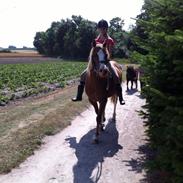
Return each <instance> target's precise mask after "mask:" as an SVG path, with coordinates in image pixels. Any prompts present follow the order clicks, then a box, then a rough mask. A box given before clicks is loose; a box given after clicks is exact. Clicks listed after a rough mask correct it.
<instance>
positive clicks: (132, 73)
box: [126, 66, 138, 91]
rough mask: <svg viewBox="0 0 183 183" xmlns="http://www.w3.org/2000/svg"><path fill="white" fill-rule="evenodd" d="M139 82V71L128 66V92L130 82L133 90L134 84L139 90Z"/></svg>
mask: <svg viewBox="0 0 183 183" xmlns="http://www.w3.org/2000/svg"><path fill="white" fill-rule="evenodd" d="M137 80H138V71H137V69H135V68H134V66H127V69H126V84H127V91H129V86H128V84H129V82H131V90H132V89H133V84H134V83H135V89H137V87H138V85H137Z"/></svg>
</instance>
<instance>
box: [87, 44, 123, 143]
mask: <svg viewBox="0 0 183 183" xmlns="http://www.w3.org/2000/svg"><path fill="white" fill-rule="evenodd" d="M92 44H93V45H92V49H91V51H90V56H89V63H88V68H87V76H86V82H85V92H86V94H87V96H88V99H89V101H90V103H91V104H92V105H93V107H94V109H95V112H96V114H97V117H96V121H97V127H96V133H95V136H94V139H93V140H94V142H95V143H98V136H99V133H100V131H102V130H103V122H104V121H105V107H106V104H107V99H108V98H109V97H111V101H112V102H113V103H114V111H113V121H115V119H116V105H117V91H116V87H115V83H114V81H113V78H111V77H110V72H109V69H108V67H107V65H108V64H109V52H108V50H107V47H106V44H105V43H104V44H96V42H95V41H93V43H92ZM110 64H111V65H112V66H113V68H115V69H116V72H117V73H118V77H119V78H120V81H121V82H122V68H121V66H120V65H119V64H117V62H115V61H110Z"/></svg>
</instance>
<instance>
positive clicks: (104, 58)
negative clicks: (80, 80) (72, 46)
mask: <svg viewBox="0 0 183 183" xmlns="http://www.w3.org/2000/svg"><path fill="white" fill-rule="evenodd" d="M108 61H109V52H108V50H107V47H106V43H103V44H96V42H95V41H93V42H92V49H91V51H90V56H89V64H88V70H89V71H95V72H96V73H97V74H98V76H99V77H101V78H106V77H107V76H108V74H109V69H108V67H107V63H108Z"/></svg>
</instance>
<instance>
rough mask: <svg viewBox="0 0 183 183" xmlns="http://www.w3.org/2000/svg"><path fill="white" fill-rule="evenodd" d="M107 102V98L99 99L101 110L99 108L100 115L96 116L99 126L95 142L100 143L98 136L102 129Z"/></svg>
mask: <svg viewBox="0 0 183 183" xmlns="http://www.w3.org/2000/svg"><path fill="white" fill-rule="evenodd" d="M106 103H107V98H105V99H103V100H101V101H99V110H98V115H97V118H96V121H97V128H96V134H95V137H94V142H95V143H98V137H99V134H100V130H102V119H103V117H104V111H105V107H106Z"/></svg>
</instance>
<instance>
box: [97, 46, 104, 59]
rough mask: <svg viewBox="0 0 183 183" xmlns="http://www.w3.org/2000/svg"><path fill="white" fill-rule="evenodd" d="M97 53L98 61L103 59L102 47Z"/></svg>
mask: <svg viewBox="0 0 183 183" xmlns="http://www.w3.org/2000/svg"><path fill="white" fill-rule="evenodd" d="M97 55H98V58H99V62H102V61H105V53H104V52H103V50H102V49H100V50H99V51H98V52H97Z"/></svg>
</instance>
